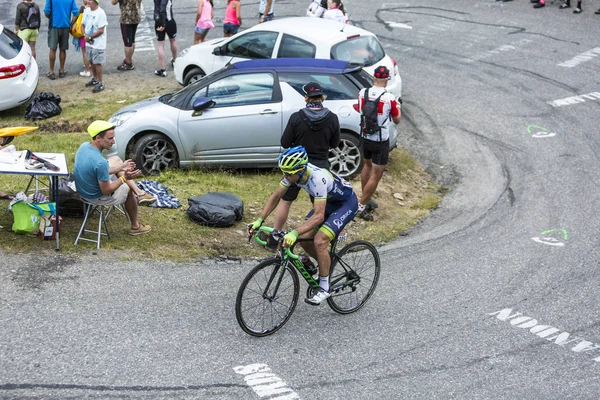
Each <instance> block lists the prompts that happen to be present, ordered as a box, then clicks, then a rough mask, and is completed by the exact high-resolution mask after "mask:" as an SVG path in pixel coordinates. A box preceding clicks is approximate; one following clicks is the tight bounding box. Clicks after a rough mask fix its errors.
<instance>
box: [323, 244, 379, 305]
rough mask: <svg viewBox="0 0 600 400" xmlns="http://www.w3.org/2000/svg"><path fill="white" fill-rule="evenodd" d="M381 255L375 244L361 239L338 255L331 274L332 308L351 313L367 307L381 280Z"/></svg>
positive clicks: (330, 303)
mask: <svg viewBox="0 0 600 400" xmlns="http://www.w3.org/2000/svg"><path fill="white" fill-rule="evenodd" d="M380 268H381V263H380V261H379V252H378V251H377V249H376V248H375V246H373V245H372V244H371V243H369V242H366V241H364V240H357V241H355V242H352V243H349V244H348V245H346V246H345V247H344V248H343V249H342V250H340V251H339V252H338V253H337V259H336V260H335V261H334V262H333V263H332V265H331V270H330V271H329V288H330V290H332V294H331V296H330V297H329V298H328V299H327V304H329V307H331V309H332V310H333V311H335V312H337V313H340V314H350V313H352V312H354V311H357V310H359V309H360V308H361V307H362V306H364V305H365V303H366V302H367V300H369V298H370V297H371V295H372V294H373V291H374V290H375V287H376V286H377V282H378V281H379V271H380Z"/></svg>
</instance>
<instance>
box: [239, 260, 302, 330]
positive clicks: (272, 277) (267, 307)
mask: <svg viewBox="0 0 600 400" xmlns="http://www.w3.org/2000/svg"><path fill="white" fill-rule="evenodd" d="M299 288H300V284H299V282H298V275H297V274H296V271H294V270H293V269H292V268H291V267H290V265H289V264H287V265H286V266H285V267H284V268H282V266H281V260H280V259H278V258H271V259H268V260H265V261H262V262H261V263H260V264H258V265H257V266H256V267H254V268H253V269H252V270H251V271H250V273H249V274H248V275H247V276H246V278H245V279H244V281H243V282H242V285H241V286H240V289H239V290H238V294H237V298H236V301H235V316H236V318H237V321H238V324H240V327H241V328H242V329H243V330H244V332H246V333H247V334H249V335H252V336H259V337H260V336H267V335H270V334H272V333H275V332H277V330H279V328H281V327H282V326H283V325H284V324H285V323H286V322H287V320H288V319H289V318H290V317H291V316H292V313H293V312H294V309H295V308H296V304H297V303H298V291H299Z"/></svg>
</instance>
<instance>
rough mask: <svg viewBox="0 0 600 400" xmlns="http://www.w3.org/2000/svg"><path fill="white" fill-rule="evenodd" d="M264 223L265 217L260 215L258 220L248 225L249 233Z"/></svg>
mask: <svg viewBox="0 0 600 400" xmlns="http://www.w3.org/2000/svg"><path fill="white" fill-rule="evenodd" d="M262 224H263V219H262V218H260V217H258V218H257V219H256V221H254V222H253V223H251V224H250V225H248V233H249V234H253V233H254V231H256V230H257V229H258V228H260V227H261V226H262Z"/></svg>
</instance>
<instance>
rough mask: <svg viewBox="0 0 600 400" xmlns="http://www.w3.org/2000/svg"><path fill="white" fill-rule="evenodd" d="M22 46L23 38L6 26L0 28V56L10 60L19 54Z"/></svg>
mask: <svg viewBox="0 0 600 400" xmlns="http://www.w3.org/2000/svg"><path fill="white" fill-rule="evenodd" d="M22 47H23V40H22V39H21V38H20V37H18V36H17V35H15V34H14V33H12V32H11V31H9V30H8V29H6V28H5V29H3V30H2V33H1V34H0V57H2V58H4V59H5V60H12V59H13V58H15V57H16V56H17V55H18V54H19V52H20V51H21V48H22Z"/></svg>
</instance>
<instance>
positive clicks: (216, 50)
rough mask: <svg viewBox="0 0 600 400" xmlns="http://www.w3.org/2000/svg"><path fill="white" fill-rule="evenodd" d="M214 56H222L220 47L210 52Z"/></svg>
mask: <svg viewBox="0 0 600 400" xmlns="http://www.w3.org/2000/svg"><path fill="white" fill-rule="evenodd" d="M212 53H213V54H214V55H215V56H222V55H223V47H221V46H217V47H215V48H214V49H213V52H212Z"/></svg>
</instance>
